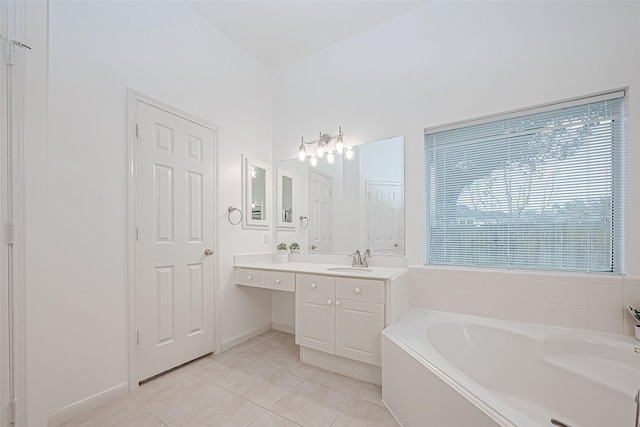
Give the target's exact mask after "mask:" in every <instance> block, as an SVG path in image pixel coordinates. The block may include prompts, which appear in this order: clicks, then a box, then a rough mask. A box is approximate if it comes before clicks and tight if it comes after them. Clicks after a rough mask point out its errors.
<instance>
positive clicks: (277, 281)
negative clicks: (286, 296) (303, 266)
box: [264, 271, 296, 292]
mask: <svg viewBox="0 0 640 427" xmlns="http://www.w3.org/2000/svg"><path fill="white" fill-rule="evenodd" d="M264 287H265V288H269V289H277V290H279V291H290V292H294V291H295V290H296V275H295V274H294V273H287V272H284V271H265V272H264Z"/></svg>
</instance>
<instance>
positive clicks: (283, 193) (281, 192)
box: [276, 168, 295, 230]
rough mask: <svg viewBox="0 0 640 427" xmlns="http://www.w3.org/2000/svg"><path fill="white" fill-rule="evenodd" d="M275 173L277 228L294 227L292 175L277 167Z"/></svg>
mask: <svg viewBox="0 0 640 427" xmlns="http://www.w3.org/2000/svg"><path fill="white" fill-rule="evenodd" d="M276 175H277V176H276V180H277V181H276V198H277V203H276V205H277V206H276V209H277V210H276V215H277V216H278V218H277V220H278V230H282V229H294V228H295V225H294V224H293V214H294V209H293V194H294V191H293V176H292V174H290V173H288V172H287V171H285V170H283V169H282V168H278V170H277V173H276Z"/></svg>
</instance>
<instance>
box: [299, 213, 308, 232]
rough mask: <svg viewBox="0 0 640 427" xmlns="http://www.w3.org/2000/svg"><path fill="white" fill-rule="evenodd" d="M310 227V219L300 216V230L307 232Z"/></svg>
mask: <svg viewBox="0 0 640 427" xmlns="http://www.w3.org/2000/svg"><path fill="white" fill-rule="evenodd" d="M308 227H309V218H307V217H306V216H300V228H302V229H303V230H306V229H307V228H308Z"/></svg>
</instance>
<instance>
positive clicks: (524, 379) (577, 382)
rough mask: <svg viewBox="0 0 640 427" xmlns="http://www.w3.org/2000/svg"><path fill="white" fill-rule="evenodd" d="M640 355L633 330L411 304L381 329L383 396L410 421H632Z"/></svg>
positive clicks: (616, 426) (417, 424)
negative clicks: (532, 320) (481, 314)
mask: <svg viewBox="0 0 640 427" xmlns="http://www.w3.org/2000/svg"><path fill="white" fill-rule="evenodd" d="M621 315H622V314H621ZM639 352H640V342H638V341H636V340H635V339H634V338H632V337H625V336H621V335H613V334H604V333H597V332H593V333H592V332H588V331H581V330H577V329H568V328H560V327H553V326H541V325H534V324H529V323H517V322H508V321H501V320H495V319H488V318H483V317H476V316H467V315H461V314H454V313H445V312H439V311H432V310H426V309H419V308H409V309H408V310H407V312H406V313H405V315H404V316H403V317H402V318H401V319H400V320H399V321H398V322H397V323H395V324H393V325H391V326H389V327H388V328H386V329H385V330H384V331H383V333H382V397H383V400H384V402H385V404H386V405H387V407H388V408H389V410H390V411H391V412H392V413H393V414H394V416H395V417H396V418H397V419H398V421H399V422H400V423H401V424H402V425H403V426H404V427H447V426H452V427H453V426H455V427H458V426H471V427H484V426H518V427H528V426H535V427H538V426H554V425H555V426H572V427H634V426H635V417H636V403H635V397H636V393H637V392H638V389H640V354H639Z"/></svg>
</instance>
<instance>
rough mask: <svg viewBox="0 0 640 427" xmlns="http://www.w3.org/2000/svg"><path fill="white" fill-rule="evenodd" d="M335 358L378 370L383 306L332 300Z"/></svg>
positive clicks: (382, 326) (371, 303)
mask: <svg viewBox="0 0 640 427" xmlns="http://www.w3.org/2000/svg"><path fill="white" fill-rule="evenodd" d="M335 305H336V308H335V311H336V354H337V355H338V356H344V357H348V358H349V359H355V360H359V361H361V362H365V363H370V364H372V365H376V366H380V365H381V361H380V332H382V329H383V328H384V304H378V303H373V302H362V301H351V300H343V299H340V300H336V301H335Z"/></svg>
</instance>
